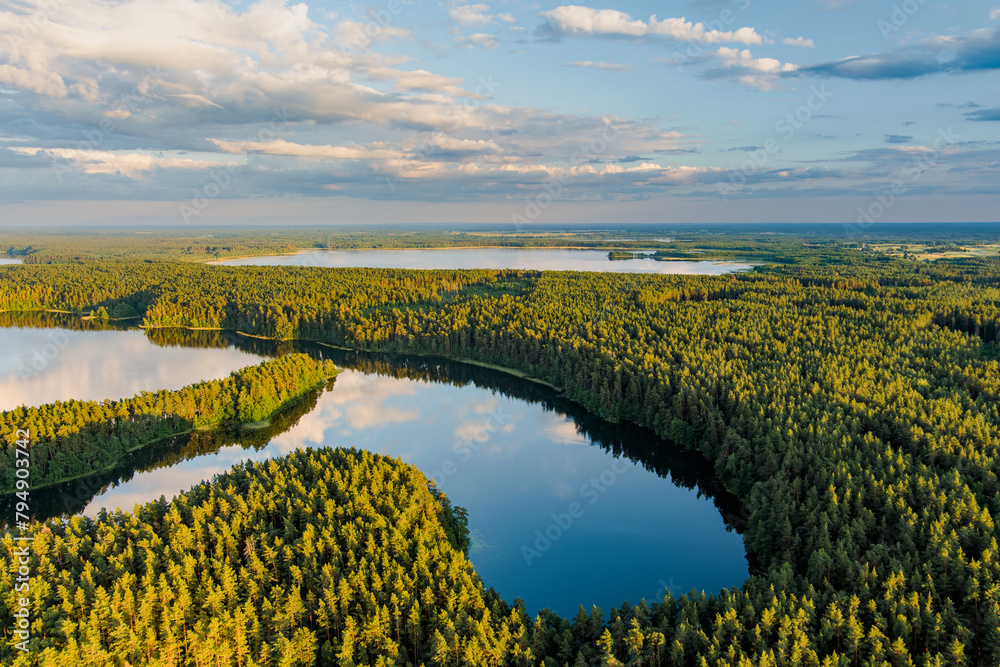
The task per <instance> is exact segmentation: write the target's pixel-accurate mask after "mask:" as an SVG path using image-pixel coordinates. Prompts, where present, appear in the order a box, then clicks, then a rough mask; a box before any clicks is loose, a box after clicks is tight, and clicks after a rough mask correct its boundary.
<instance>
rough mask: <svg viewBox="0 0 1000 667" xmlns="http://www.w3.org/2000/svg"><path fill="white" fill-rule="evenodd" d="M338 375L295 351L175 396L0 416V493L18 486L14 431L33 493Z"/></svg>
mask: <svg viewBox="0 0 1000 667" xmlns="http://www.w3.org/2000/svg"><path fill="white" fill-rule="evenodd" d="M334 375H336V369H335V368H334V366H333V364H332V362H329V361H328V362H318V361H314V360H313V359H312V358H310V357H309V356H307V355H304V354H295V355H287V356H282V357H278V358H277V359H271V360H268V361H265V362H262V363H261V364H259V365H257V366H248V367H247V368H243V369H241V370H239V371H235V372H233V373H232V374H231V375H230V376H229V377H227V378H224V379H222V380H210V381H207V382H199V383H197V384H193V385H189V386H187V387H184V388H182V389H179V390H176V391H168V390H160V391H157V392H143V393H141V394H140V395H138V396H135V397H133V398H129V399H124V400H120V401H111V400H107V401H100V402H98V401H79V400H70V401H59V402H56V403H50V404H48V405H42V406H30V407H25V406H21V407H18V408H15V409H13V410H8V411H5V412H2V413H0V432H2V433H3V454H2V455H0V493H10V492H11V491H13V490H14V488H15V481H16V478H15V472H16V470H17V468H18V464H17V461H18V456H17V445H16V442H17V439H18V437H17V432H18V431H19V430H26V431H27V432H28V433H29V439H30V441H31V460H30V463H31V465H30V466H29V467H28V469H29V472H30V476H29V478H28V483H29V485H30V487H31V488H40V487H44V486H48V485H51V484H58V483H59V482H63V481H66V480H68V479H72V478H74V477H80V476H85V475H90V474H93V473H96V472H102V471H105V470H107V469H109V468H112V467H114V466H115V465H117V464H118V463H119V462H120V461H121V460H122V459H123V458H124V457H125V456H126V455H127V454H129V453H130V452H133V451H135V450H136V449H139V448H141V447H145V446H147V445H149V444H151V443H153V442H155V441H157V440H162V439H164V438H171V437H173V436H176V435H181V434H185V433H188V432H190V431H191V430H193V429H204V428H206V427H218V426H226V427H229V428H232V427H233V425H243V426H247V425H255V422H264V421H266V420H268V419H269V418H270V417H271V416H272V415H274V414H275V413H278V412H280V411H281V410H283V409H284V408H286V407H288V404H289V403H291V402H294V401H296V400H299V399H300V398H301V397H302V396H303V394H305V393H306V392H307V391H308V390H310V389H312V388H314V387H316V386H317V385H320V384H322V383H323V382H324V381H325V380H327V379H328V378H330V377H333V376H334Z"/></svg>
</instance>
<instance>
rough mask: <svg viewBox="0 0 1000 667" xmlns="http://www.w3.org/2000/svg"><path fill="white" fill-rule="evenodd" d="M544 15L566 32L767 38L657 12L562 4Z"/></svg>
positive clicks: (706, 39) (687, 39) (739, 40)
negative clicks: (635, 13)
mask: <svg viewBox="0 0 1000 667" xmlns="http://www.w3.org/2000/svg"><path fill="white" fill-rule="evenodd" d="M542 16H544V17H545V18H546V19H547V20H548V22H549V26H550V27H551V28H552V29H553V30H555V31H557V32H559V33H562V34H566V35H596V36H616V37H666V38H669V39H675V40H677V41H681V42H705V43H722V42H737V43H740V44H748V45H751V44H762V43H764V41H765V40H764V38H763V37H761V36H760V35H759V34H758V33H757V31H755V30H754V29H753V28H747V27H743V28H738V29H737V30H735V31H732V32H724V31H719V30H706V29H705V25H704V24H702V23H691V22H689V21H685V20H684V18H668V19H663V20H662V21H660V20H657V18H656V15H655V14H654V15H653V16H650V17H649V23H646V22H644V21H641V20H638V19H633V18H632V17H631V16H629V15H628V14H626V13H625V12H620V11H618V10H616V9H592V8H590V7H582V6H580V5H563V6H561V7H556V8H555V9H552V10H549V11H546V12H542Z"/></svg>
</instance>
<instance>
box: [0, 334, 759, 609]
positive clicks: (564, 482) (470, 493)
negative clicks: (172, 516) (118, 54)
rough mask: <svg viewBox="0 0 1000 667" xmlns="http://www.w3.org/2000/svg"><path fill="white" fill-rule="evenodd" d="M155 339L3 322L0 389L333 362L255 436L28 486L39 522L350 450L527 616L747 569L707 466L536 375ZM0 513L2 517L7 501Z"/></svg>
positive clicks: (101, 384) (737, 513)
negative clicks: (441, 500) (437, 508)
mask: <svg viewBox="0 0 1000 667" xmlns="http://www.w3.org/2000/svg"><path fill="white" fill-rule="evenodd" d="M152 335H153V337H154V338H155V339H156V341H155V342H153V341H150V340H149V339H147V338H146V337H145V333H144V332H142V331H138V330H109V331H79V332H73V331H69V330H65V329H27V328H2V329H0V349H2V350H4V355H5V356H4V359H5V361H4V362H3V365H0V395H2V396H3V397H4V400H5V403H9V402H10V397H11V396H24V397H26V400H30V402H31V403H32V404H38V403H43V402H49V401H53V400H56V399H64V398H66V397H67V395H78V396H81V397H93V398H99V397H106V398H117V397H118V396H119V395H122V392H123V391H125V392H129V391H137V390H139V389H147V390H149V389H154V388H158V387H161V386H169V387H177V386H180V385H181V384H185V383H189V382H193V381H197V380H201V379H208V378H209V377H220V376H223V375H225V374H226V373H228V372H229V371H230V370H233V369H235V368H239V367H241V366H244V365H247V364H251V363H257V362H258V361H259V360H260V359H263V358H266V357H269V356H272V355H274V354H278V353H283V352H288V351H293V350H297V351H304V352H307V353H309V354H311V355H314V356H316V357H323V358H329V359H332V360H333V361H334V362H335V363H336V364H337V365H338V366H339V367H341V368H345V369H346V370H345V371H344V372H342V373H341V374H340V375H339V376H338V377H337V378H336V380H335V381H334V382H333V383H332V384H331V385H330V386H329V387H328V388H326V389H321V390H317V391H316V392H314V393H313V395H311V396H310V397H309V398H308V400H306V401H304V402H303V403H302V404H300V406H298V407H296V408H294V409H293V410H292V413H291V414H288V415H284V416H283V418H282V419H276V420H274V421H275V424H274V427H273V432H268V433H266V434H265V435H264V436H260V435H257V436H253V437H254V438H256V441H251V440H248V436H233V437H227V436H224V435H220V434H195V435H193V436H183V437H179V438H176V439H174V440H173V441H167V442H164V443H159V444H156V445H154V446H152V447H150V448H147V449H144V450H141V451H140V452H137V453H136V454H134V455H133V457H132V458H131V459H130V460H129V461H126V462H125V463H124V464H123V465H122V466H121V468H120V469H119V470H116V471H113V472H110V473H104V474H101V475H96V476H93V477H91V478H87V479H84V480H76V481H72V482H67V483H65V484H62V485H59V486H55V487H51V488H49V489H39V490H36V491H34V492H33V493H32V507H33V508H35V510H36V511H38V512H39V513H40V514H50V515H51V514H54V513H57V512H59V511H64V510H65V509H69V510H70V511H71V512H80V511H82V512H83V513H85V514H88V515H94V514H96V513H98V512H99V511H100V510H101V508H107V509H109V510H113V509H115V508H121V509H123V510H130V509H132V507H133V506H134V505H135V504H136V503H143V502H146V501H149V500H155V499H157V498H159V497H160V496H161V495H163V496H165V497H167V498H168V499H169V498H171V497H172V496H173V495H174V494H176V493H178V492H179V491H183V490H186V489H188V488H189V487H191V486H192V485H194V484H197V483H198V482H201V481H203V480H208V479H210V478H211V477H212V476H213V475H215V474H218V473H221V472H224V471H227V470H228V469H229V468H230V467H231V466H233V465H234V464H236V463H238V462H240V461H245V460H254V461H262V460H266V459H270V458H274V457H277V456H281V455H283V454H287V453H289V452H291V451H294V450H295V449H297V448H299V447H318V446H332V447H336V446H354V447H359V448H364V449H368V450H371V451H374V452H379V453H381V454H386V455H389V456H394V457H399V458H401V459H402V460H403V461H406V462H408V463H412V464H414V465H416V466H417V467H418V468H420V469H421V470H422V471H423V472H424V473H425V474H426V475H427V476H428V477H430V478H432V479H433V480H434V481H435V482H436V483H437V485H438V486H439V488H440V489H441V490H442V491H444V492H445V493H446V494H447V495H448V496H449V498H450V499H451V501H452V502H453V503H454V504H456V505H460V506H462V507H465V508H466V509H468V510H469V528H470V531H471V542H472V546H471V547H470V553H469V556H470V559H471V560H472V562H473V564H474V565H475V567H476V570H477V572H478V573H479V575H480V577H481V578H482V579H483V582H484V584H485V585H486V586H487V587H488V586H493V587H495V588H496V590H497V591H498V592H499V593H500V594H501V595H502V596H503V597H504V598H505V599H506V600H508V601H513V600H514V598H515V597H521V598H522V599H523V600H524V601H525V604H526V606H527V608H528V610H529V612H530V613H532V614H534V613H535V612H536V611H537V610H538V609H540V608H542V607H550V608H552V609H553V610H554V611H556V612H557V613H560V614H562V615H565V616H572V615H574V614H575V613H576V610H577V608H578V606H579V605H580V604H583V605H585V606H586V607H587V609H589V608H590V605H592V604H597V605H599V606H600V607H601V608H602V609H604V611H605V612H607V610H608V609H609V607H611V606H619V605H620V604H621V603H622V602H623V601H624V600H626V599H628V600H629V601H631V602H633V603H635V602H638V601H639V599H641V598H645V599H646V600H647V601H654V600H659V599H660V598H662V596H663V594H664V592H665V590H670V591H671V592H672V593H673V594H674V595H678V594H680V593H685V592H689V591H691V590H692V589H696V590H699V591H700V590H705V591H706V592H709V593H711V592H717V591H719V590H721V589H722V588H724V587H739V586H740V585H741V584H742V582H743V580H744V579H745V578H746V576H747V574H748V570H749V566H748V562H747V557H746V553H745V549H744V545H743V540H742V538H741V536H740V535H739V533H738V532H736V531H735V530H733V529H734V528H736V529H739V528H741V527H742V523H741V522H742V518H743V516H744V513H743V512H742V510H741V509H740V507H739V504H738V503H736V502H735V500H734V499H733V498H732V497H731V496H729V494H727V493H726V492H725V490H724V489H721V488H720V487H719V485H718V483H717V482H716V480H715V479H714V475H713V473H712V468H711V466H710V465H709V464H708V463H707V462H706V461H705V460H704V459H702V458H701V457H700V456H697V455H694V454H691V453H688V452H686V451H684V450H683V449H682V448H680V447H678V446H676V445H672V444H670V443H666V442H663V441H660V440H658V439H657V438H656V437H655V435H654V434H652V432H650V431H648V430H646V429H642V428H640V427H637V426H634V425H627V424H625V425H621V424H611V423H608V422H606V421H604V420H602V419H599V418H597V417H595V416H593V415H590V414H588V413H587V412H586V411H584V410H583V409H582V408H580V407H579V406H577V405H576V404H574V403H572V402H570V401H568V400H567V399H565V398H563V397H561V396H560V395H559V394H558V392H556V391H554V390H553V389H551V388H548V387H546V386H543V385H541V384H539V383H534V382H531V381H528V380H522V379H518V378H516V377H514V376H512V375H510V374H507V373H503V372H501V371H496V370H492V369H487V368H481V367H477V366H473V365H469V364H462V363H457V362H451V361H448V360H444V359H436V358H431V357H413V356H391V355H379V354H370V353H353V352H345V351H339V350H334V349H332V348H326V347H322V346H318V345H312V344H308V343H300V344H287V343H284V344H280V345H279V344H278V343H274V342H271V341H263V340H257V339H249V338H243V337H240V336H238V335H235V334H222V333H220V332H184V331H179V330H171V331H156V332H153V334H152ZM63 336H64V337H65V338H63ZM47 340H48V341H53V340H56V341H62V343H55V342H51V343H46V342H45V341H47ZM48 344H52V345H57V344H59V345H60V348H59V353H58V355H57V356H55V357H53V359H52V360H51V361H50V362H49V364H48V365H47V366H46V367H43V368H41V369H39V370H38V371H37V372H36V373H35V374H34V375H32V376H29V377H20V376H18V375H17V372H16V367H17V366H16V364H14V365H12V364H13V363H14V362H13V361H12V360H18V359H19V360H22V361H23V360H28V359H31V358H32V357H33V355H34V351H35V350H37V349H39V346H40V345H48ZM18 363H20V362H18ZM12 368H13V369H14V370H13V371H12ZM27 397H30V399H29V398H27ZM7 500H9V498H8V499H7ZM60 507H61V508H62V510H60V509H59V508H60ZM2 509H3V511H4V513H5V514H6V513H9V511H8V510H9V505H7V503H3V507H2Z"/></svg>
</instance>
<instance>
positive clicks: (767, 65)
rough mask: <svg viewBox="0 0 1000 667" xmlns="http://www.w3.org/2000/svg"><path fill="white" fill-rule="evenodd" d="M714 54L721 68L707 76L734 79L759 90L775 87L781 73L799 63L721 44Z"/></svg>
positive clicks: (792, 70)
mask: <svg viewBox="0 0 1000 667" xmlns="http://www.w3.org/2000/svg"><path fill="white" fill-rule="evenodd" d="M712 55H713V56H714V57H715V58H716V61H717V63H718V65H719V66H720V68H719V69H715V70H710V71H709V72H707V73H706V74H705V76H707V77H708V78H727V79H732V80H735V81H736V82H738V83H741V84H743V85H745V86H749V87H751V88H757V89H759V90H772V89H774V88H775V87H776V85H777V80H778V77H779V76H780V75H781V74H784V73H787V72H794V71H795V70H797V69H798V66H797V65H793V64H792V63H783V62H781V61H780V60H776V59H774V58H754V57H753V54H752V53H750V50H749V49H742V50H741V49H733V48H729V47H727V46H721V47H719V49H718V50H716V51H715V52H714V53H713V54H712Z"/></svg>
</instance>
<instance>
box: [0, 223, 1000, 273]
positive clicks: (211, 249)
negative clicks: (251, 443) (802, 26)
mask: <svg viewBox="0 0 1000 667" xmlns="http://www.w3.org/2000/svg"><path fill="white" fill-rule="evenodd" d="M616 227H618V228H617V229H610V230H609V229H600V230H594V231H584V230H580V229H575V230H572V231H570V230H558V229H555V228H549V229H544V228H540V227H538V226H533V227H532V228H531V230H527V229H526V230H521V231H514V230H512V229H511V228H510V227H509V226H507V225H500V226H495V227H488V226H481V225H476V226H474V229H475V230H476V231H472V229H468V228H467V229H460V228H441V229H433V228H424V229H422V230H419V231H413V230H412V228H411V229H410V230H407V231H388V230H371V229H364V228H355V229H350V228H339V229H331V228H329V227H327V228H314V229H308V228H271V229H268V230H267V231H261V230H258V229H240V228H236V229H234V228H232V227H218V228H212V227H190V228H185V229H183V230H179V229H172V230H170V229H159V230H157V231H155V232H150V231H148V230H129V229H120V230H105V231H103V232H99V233H97V232H93V231H88V230H81V231H79V232H73V231H68V230H66V229H59V230H48V231H46V230H31V231H27V230H17V229H10V230H0V255H3V254H8V255H10V256H14V257H20V258H21V259H22V260H23V261H24V262H26V263H31V264H47V263H66V262H81V261H97V260H117V261H123V260H126V261H127V260H171V261H182V262H205V261H211V260H219V259H226V258H234V257H256V256H261V255H275V254H289V253H294V252H297V251H299V250H304V249H374V248H381V249H406V248H477V247H479V248H483V247H492V248H563V247H571V248H592V249H600V250H612V249H643V250H649V249H653V250H659V251H660V252H658V253H656V254H657V256H658V257H670V258H676V259H744V260H751V259H752V260H757V261H764V262H773V263H796V264H803V263H807V264H822V263H828V262H836V263H842V262H843V261H844V260H845V257H846V255H845V253H848V251H849V250H853V251H857V253H858V254H860V252H861V251H865V252H868V253H872V252H876V251H874V250H873V249H870V248H869V244H875V243H900V242H904V243H905V242H908V241H920V240H922V241H924V242H925V243H926V244H928V245H929V247H932V248H933V249H934V250H936V251H944V250H956V249H961V248H963V247H964V246H967V245H983V244H984V243H987V242H989V243H995V242H996V236H997V234H996V229H995V227H992V226H990V225H984V224H967V225H958V224H953V225H946V226H942V225H926V224H925V225H921V224H916V225H878V226H876V227H873V228H872V229H870V230H860V229H854V228H853V227H852V226H851V225H848V226H843V225H815V224H813V225H794V224H774V225H766V224H765V225H754V226H753V227H754V228H756V229H753V228H750V229H748V226H747V225H712V226H709V227H705V226H702V225H671V226H669V227H660V228H656V227H650V226H648V225H620V226H616ZM945 238H947V239H949V240H950V241H952V242H951V243H949V242H947V241H944V240H943V239H945ZM959 244H961V245H959Z"/></svg>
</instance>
